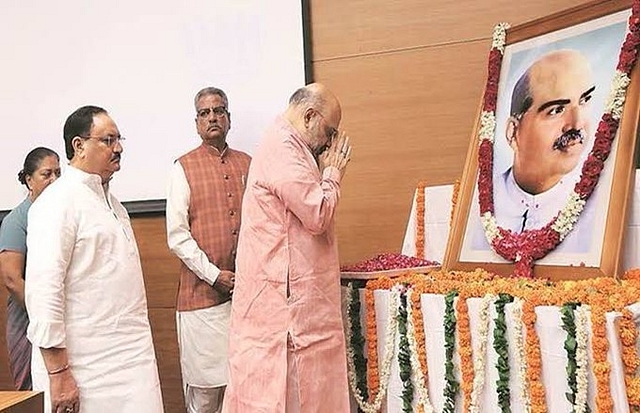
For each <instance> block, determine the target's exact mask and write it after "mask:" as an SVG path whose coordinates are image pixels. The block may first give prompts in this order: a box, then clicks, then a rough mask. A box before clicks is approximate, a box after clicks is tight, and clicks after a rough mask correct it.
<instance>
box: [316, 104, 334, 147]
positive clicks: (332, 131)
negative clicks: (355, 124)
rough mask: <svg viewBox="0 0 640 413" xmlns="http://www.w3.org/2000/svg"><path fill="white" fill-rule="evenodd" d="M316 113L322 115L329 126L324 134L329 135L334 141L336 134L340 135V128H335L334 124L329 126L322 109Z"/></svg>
mask: <svg viewBox="0 0 640 413" xmlns="http://www.w3.org/2000/svg"><path fill="white" fill-rule="evenodd" d="M316 113H317V114H318V115H320V117H321V118H322V121H323V122H324V124H325V125H326V126H328V128H325V129H324V134H325V135H326V136H327V139H329V141H330V142H333V140H334V139H335V137H336V135H338V129H336V128H334V127H333V126H329V123H328V122H327V119H326V118H325V117H324V115H323V114H322V113H321V112H320V111H317V110H316Z"/></svg>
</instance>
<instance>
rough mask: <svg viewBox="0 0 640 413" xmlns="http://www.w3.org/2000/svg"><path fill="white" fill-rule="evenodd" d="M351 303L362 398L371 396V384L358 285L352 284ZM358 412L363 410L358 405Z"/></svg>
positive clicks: (352, 326) (357, 379) (355, 361)
mask: <svg viewBox="0 0 640 413" xmlns="http://www.w3.org/2000/svg"><path fill="white" fill-rule="evenodd" d="M350 291H351V304H350V306H349V307H348V308H347V315H348V317H349V321H350V322H351V329H352V332H351V342H350V343H349V344H350V346H351V348H352V349H353V364H354V365H355V370H356V371H355V373H356V387H357V388H358V390H359V391H360V394H361V395H362V398H363V399H364V400H367V399H368V398H369V386H368V385H367V359H366V358H365V357H364V345H365V338H364V335H363V334H362V324H361V323H360V307H361V304H360V291H358V288H357V286H354V285H353V284H351V286H350ZM358 412H359V413H360V412H362V410H361V409H360V408H359V407H358Z"/></svg>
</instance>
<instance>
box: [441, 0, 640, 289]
mask: <svg viewBox="0 0 640 413" xmlns="http://www.w3.org/2000/svg"><path fill="white" fill-rule="evenodd" d="M631 3H632V2H631V1H630V0H626V1H616V0H609V1H602V0H600V1H594V2H591V3H588V4H585V5H583V6H580V7H576V8H573V9H570V10H567V11H565V12H560V13H557V14H554V15H551V16H548V17H545V18H542V19H539V20H536V21H533V22H530V23H526V24H524V25H521V26H517V27H514V28H509V29H506V40H504V44H503V45H502V46H501V49H500V51H501V54H500V56H501V63H500V64H498V65H497V69H496V72H495V73H497V74H496V75H495V78H496V80H497V88H490V85H491V73H492V72H491V64H492V62H495V59H494V57H495V54H494V52H495V50H494V48H495V42H496V40H495V34H494V48H492V50H491V54H490V64H489V68H490V81H489V82H488V83H487V87H486V89H485V94H484V97H483V102H482V104H481V109H480V111H479V112H480V114H479V116H478V121H477V122H476V127H475V130H474V132H473V135H472V138H471V143H470V145H469V150H468V152H467V161H466V164H465V169H464V174H463V177H462V182H461V188H460V195H459V196H460V198H459V200H458V204H457V209H456V214H455V217H454V222H453V226H452V228H451V232H450V238H449V242H448V247H447V252H446V255H445V262H444V267H445V268H447V269H460V270H471V269H474V268H478V267H481V268H485V269H488V270H490V271H494V272H496V273H498V274H502V275H513V274H514V273H515V274H519V272H518V271H521V269H522V268H525V267H528V268H529V273H528V275H530V276H531V275H532V276H536V277H546V278H551V279H574V278H589V277H595V276H614V277H616V276H617V275H618V273H619V272H620V271H621V250H622V243H623V239H624V229H625V223H626V214H627V210H628V209H629V206H630V201H629V196H630V194H631V185H632V183H633V173H634V169H635V152H636V134H637V130H638V117H639V116H638V112H639V107H638V97H639V95H640V78H639V77H640V71H639V70H637V67H636V68H634V69H633V70H629V73H627V74H625V76H626V77H625V79H627V80H629V79H630V82H628V86H626V85H627V84H625V86H626V100H625V99H624V97H625V96H624V95H623V100H622V102H624V104H622V103H621V104H620V110H621V115H620V114H617V115H616V116H617V117H616V120H615V122H611V121H610V119H611V116H610V113H611V112H612V109H611V107H612V106H611V99H612V97H614V96H617V95H616V93H618V94H619V90H620V87H619V83H620V80H619V77H620V76H619V71H620V70H619V67H620V59H622V58H621V57H620V56H621V48H622V46H623V44H624V45H625V47H626V46H627V45H628V44H629V43H628V41H627V40H626V39H627V37H628V33H629V26H628V20H629V17H630V16H631V12H632V10H631ZM634 50H635V49H634ZM636 66H637V65H636ZM490 89H491V90H490ZM623 92H624V91H623ZM496 94H497V95H496ZM493 95H496V96H495V97H493V100H491V99H492V96H493ZM616 99H618V101H619V97H618V98H616ZM487 102H490V103H489V104H488V103H487ZM487 105H488V106H487ZM487 107H490V108H491V109H492V110H491V111H490V112H487V109H486V108H487ZM616 113H617V112H616ZM487 119H489V120H487ZM614 123H615V126H616V128H615V130H614V129H613V128H610V129H606V127H608V126H610V125H612V124H614ZM487 125H490V126H491V129H490V136H486V134H487V133H488V132H487ZM607 131H613V133H612V136H611V138H609V140H608V141H607V140H604V138H603V137H602V136H603V134H604V135H606V133H605V132H607ZM483 134H485V136H484V137H483ZM479 137H481V139H479ZM603 142H605V144H606V142H609V144H608V145H609V147H608V148H607V150H606V151H605V152H606V155H605V156H604V159H603V160H601V159H602V158H603V157H602V156H600V154H601V153H602V151H601V150H600V148H601V147H602V146H603ZM479 143H480V144H479ZM487 151H489V152H487ZM479 154H480V155H479ZM594 160H595V161H597V164H598V165H599V166H598V168H597V170H596V171H595V172H594V173H593V174H591V172H590V171H591V170H592V169H594V167H593V165H594ZM593 176H595V178H593ZM592 181H593V182H592ZM585 188H587V189H585ZM585 198H586V199H585ZM487 205H488V206H487ZM506 240H508V241H506ZM547 244H548V247H547ZM541 245H544V247H541ZM545 248H546V250H545ZM527 260H528V261H527ZM525 261H527V262H525ZM520 274H522V272H520Z"/></svg>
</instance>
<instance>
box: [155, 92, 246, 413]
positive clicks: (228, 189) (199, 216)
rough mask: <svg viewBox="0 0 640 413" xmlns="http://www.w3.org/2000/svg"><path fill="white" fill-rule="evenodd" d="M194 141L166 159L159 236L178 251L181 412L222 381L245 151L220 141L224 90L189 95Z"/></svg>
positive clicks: (197, 407) (219, 390)
mask: <svg viewBox="0 0 640 413" xmlns="http://www.w3.org/2000/svg"><path fill="white" fill-rule="evenodd" d="M195 107H196V119H195V121H196V128H197V131H198V134H199V135H200V137H201V138H202V144H201V145H200V146H198V147H197V148H195V149H193V150H192V151H190V152H188V153H186V154H184V155H183V156H181V157H180V158H178V160H177V161H176V162H175V163H174V164H173V168H172V170H171V174H170V179H169V186H168V190H167V211H166V218H167V242H168V244H169V248H170V249H171V251H172V252H173V253H174V254H175V255H176V256H177V257H178V258H180V261H181V267H180V285H179V289H178V299H177V306H176V307H177V314H176V325H177V332H178V344H179V348H180V364H181V368H182V382H183V387H184V396H185V404H186V408H187V412H189V413H201V412H202V413H214V412H219V411H220V409H221V407H222V399H223V397H224V390H225V386H226V384H227V364H226V363H227V340H228V327H229V315H230V311H231V301H230V299H231V293H232V292H233V284H234V277H235V275H234V272H235V259H236V246H237V241H238V232H239V230H240V210H241V204H242V195H243V192H244V183H245V180H246V176H247V174H248V171H249V163H250V161H251V158H250V157H249V155H247V154H246V153H244V152H240V151H236V150H233V149H231V148H230V147H229V145H227V143H226V137H227V133H228V132H229V129H230V126H231V114H230V113H229V110H228V108H229V101H228V99H227V96H226V94H225V93H224V92H223V91H222V90H220V89H218V88H213V87H208V88H205V89H202V90H201V91H200V92H198V94H197V95H196V97H195Z"/></svg>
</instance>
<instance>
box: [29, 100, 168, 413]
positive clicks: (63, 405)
mask: <svg viewBox="0 0 640 413" xmlns="http://www.w3.org/2000/svg"><path fill="white" fill-rule="evenodd" d="M121 140H122V139H121V137H120V132H119V131H118V127H117V126H116V124H115V122H114V121H113V119H111V117H110V116H109V114H108V113H107V111H105V110H104V109H102V108H99V107H96V106H83V107H81V108H79V109H78V110H76V111H75V112H73V113H72V114H71V115H70V116H69V117H68V118H67V121H66V123H65V125H64V141H65V147H66V152H67V158H68V159H69V160H70V163H69V166H68V167H67V168H66V169H65V173H64V175H63V176H62V177H61V178H60V179H58V180H57V181H56V182H54V183H53V184H51V185H50V186H49V187H48V188H47V190H46V191H44V192H43V193H42V195H41V196H39V197H38V199H37V200H36V202H34V203H33V206H32V207H31V209H30V210H29V230H28V233H27V257H28V259H27V268H26V287H25V301H26V306H27V310H28V313H29V318H30V324H29V327H28V332H27V334H28V337H29V340H30V341H31V342H32V343H33V346H34V350H35V351H34V354H33V365H32V377H33V384H34V389H36V390H42V391H45V393H46V396H45V411H47V412H59V413H60V412H64V413H71V412H80V411H83V412H95V411H104V410H105V409H108V410H109V411H114V412H126V413H159V412H162V411H163V406H162V396H161V392H160V381H159V378H158V369H157V365H156V358H155V353H154V349H153V340H152V337H151V328H150V326H149V319H148V316H147V301H146V294H145V289H144V280H143V275H142V268H141V266H140V256H139V254H138V248H137V245H136V240H135V237H134V234H133V230H132V228H131V222H130V220H129V216H128V214H127V211H126V210H125V209H124V207H123V206H122V204H121V203H120V202H119V201H118V200H117V199H116V198H115V196H113V194H112V193H111V192H110V190H109V182H110V181H111V178H112V176H113V174H114V173H115V172H116V171H118V170H120V161H121V156H122V151H123V148H122V144H121ZM40 355H41V356H40Z"/></svg>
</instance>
